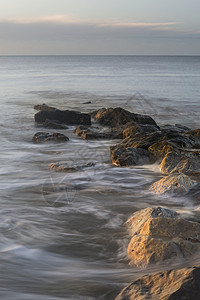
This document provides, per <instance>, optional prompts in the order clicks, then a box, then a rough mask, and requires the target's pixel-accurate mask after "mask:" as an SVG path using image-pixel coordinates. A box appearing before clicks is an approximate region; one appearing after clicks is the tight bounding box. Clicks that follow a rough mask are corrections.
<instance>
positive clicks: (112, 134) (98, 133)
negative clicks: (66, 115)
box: [74, 126, 122, 140]
mask: <svg viewBox="0 0 200 300" xmlns="http://www.w3.org/2000/svg"><path fill="white" fill-rule="evenodd" d="M74 133H76V134H77V135H79V136H81V138H82V139H84V140H97V139H100V140H101V139H109V140H113V139H120V138H122V133H121V132H118V131H117V130H113V131H111V130H110V129H109V131H102V130H101V129H100V128H98V127H92V128H88V127H86V126H78V127H77V128H76V129H75V130H74Z"/></svg>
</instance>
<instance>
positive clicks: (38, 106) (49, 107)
mask: <svg viewBox="0 0 200 300" xmlns="http://www.w3.org/2000/svg"><path fill="white" fill-rule="evenodd" d="M34 109H36V110H48V111H55V110H57V109H56V108H55V107H52V106H48V105H47V104H37V105H34Z"/></svg>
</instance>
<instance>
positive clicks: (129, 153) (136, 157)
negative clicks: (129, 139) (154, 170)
mask: <svg viewBox="0 0 200 300" xmlns="http://www.w3.org/2000/svg"><path fill="white" fill-rule="evenodd" d="M111 161H112V164H114V165H116V166H121V167H122V166H123V167H124V166H135V165H143V164H148V163H149V162H150V160H149V153H148V151H147V150H145V149H142V148H136V149H134V148H127V149H113V150H111Z"/></svg>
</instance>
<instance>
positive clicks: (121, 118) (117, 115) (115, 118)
mask: <svg viewBox="0 0 200 300" xmlns="http://www.w3.org/2000/svg"><path fill="white" fill-rule="evenodd" d="M94 119H95V120H96V121H97V122H99V123H100V124H101V125H103V126H108V127H117V126H121V125H125V124H127V123H128V122H135V123H137V124H146V125H147V124H148V125H154V126H156V127H157V128H159V127H158V125H157V124H156V122H155V121H154V120H153V119H152V118H151V117H150V116H146V115H140V114H134V113H131V112H129V111H127V110H125V109H123V108H121V107H116V108H102V109H100V110H98V111H97V112H96V114H95V115H94Z"/></svg>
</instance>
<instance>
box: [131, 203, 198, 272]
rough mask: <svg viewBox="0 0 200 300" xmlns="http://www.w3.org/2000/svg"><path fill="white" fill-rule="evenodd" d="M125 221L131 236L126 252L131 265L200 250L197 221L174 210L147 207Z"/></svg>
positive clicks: (184, 255) (143, 263)
mask: <svg viewBox="0 0 200 300" xmlns="http://www.w3.org/2000/svg"><path fill="white" fill-rule="evenodd" d="M126 225H127V226H128V229H129V233H130V234H131V236H132V238H131V241H130V243H129V245H128V249H127V254H128V257H129V259H130V260H131V264H133V265H136V266H146V265H149V264H152V263H161V262H163V261H167V260H169V259H175V258H177V259H182V258H187V257H191V255H194V254H195V253H197V252H198V251H199V250H200V224H199V223H195V222H191V221H187V220H185V219H183V218H180V216H179V215H177V214H176V212H174V211H171V210H166V209H164V208H161V207H157V208H147V209H144V210H141V211H139V212H136V213H135V214H133V216H132V217H131V218H130V219H129V220H128V221H127V222H126Z"/></svg>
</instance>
